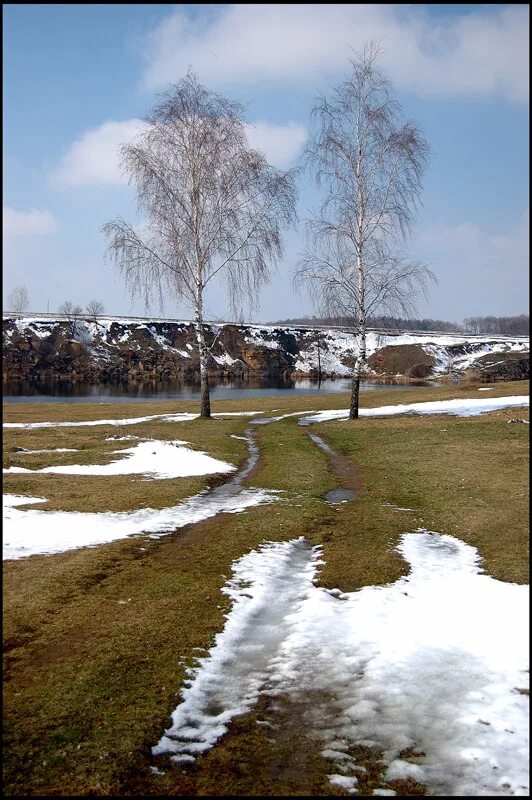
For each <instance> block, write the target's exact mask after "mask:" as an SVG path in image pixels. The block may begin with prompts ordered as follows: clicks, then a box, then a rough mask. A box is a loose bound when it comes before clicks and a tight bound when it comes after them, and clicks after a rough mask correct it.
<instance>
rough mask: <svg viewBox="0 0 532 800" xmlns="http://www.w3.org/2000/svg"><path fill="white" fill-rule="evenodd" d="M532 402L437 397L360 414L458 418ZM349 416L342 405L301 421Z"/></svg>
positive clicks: (515, 398)
mask: <svg viewBox="0 0 532 800" xmlns="http://www.w3.org/2000/svg"><path fill="white" fill-rule="evenodd" d="M529 403H530V399H529V397H528V396H527V395H513V396H512V397H487V398H486V399H484V398H482V399H480V400H478V399H469V398H463V399H462V398H460V399H458V400H434V401H430V402H425V403H402V404H399V405H393V406H379V407H378V408H361V409H360V410H359V415H360V416H361V417H389V416H393V415H395V414H455V415H456V416H458V417H474V416H476V415H477V414H486V413H487V412H488V411H498V410H499V409H501V408H513V407H515V406H528V405H529ZM348 418H349V409H346V408H342V409H338V410H336V411H318V413H317V414H312V415H311V416H309V417H303V418H302V419H301V420H300V421H299V424H300V425H309V424H310V423H312V422H327V421H328V420H332V419H348Z"/></svg>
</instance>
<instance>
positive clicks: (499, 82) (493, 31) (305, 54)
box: [143, 4, 529, 100]
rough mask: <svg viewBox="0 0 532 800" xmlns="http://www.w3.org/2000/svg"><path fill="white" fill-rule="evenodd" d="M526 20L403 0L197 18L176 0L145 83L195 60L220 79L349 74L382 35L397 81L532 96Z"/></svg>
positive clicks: (290, 79)
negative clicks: (353, 61)
mask: <svg viewBox="0 0 532 800" xmlns="http://www.w3.org/2000/svg"><path fill="white" fill-rule="evenodd" d="M196 8H202V7H201V6H199V7H196ZM528 19H529V14H528V8H527V7H526V6H525V5H512V6H506V7H491V8H490V7H489V6H487V7H486V6H481V5H479V6H478V8H477V9H475V10H474V11H472V12H470V13H468V14H460V15H457V14H454V15H453V16H445V17H443V16H438V17H434V16H430V14H429V12H428V10H427V9H426V8H424V7H423V6H408V5H403V4H383V5H369V4H368V5H367V4H351V5H348V4H346V5H343V4H342V5H324V4H315V5H310V4H308V5H303V6H301V5H290V4H287V5H268V4H257V5H247V4H239V5H232V6H223V7H218V8H216V9H215V10H213V7H212V6H204V7H203V9H202V10H201V11H200V12H199V13H196V17H195V19H191V18H190V17H189V16H187V13H186V11H184V10H183V9H182V8H178V9H176V10H175V11H174V12H173V13H172V14H171V15H170V16H169V17H168V18H167V19H166V20H164V21H163V22H162V23H161V24H160V25H159V26H158V27H157V28H156V29H155V30H154V31H152V32H151V33H150V34H149V36H148V38H147V45H146V57H147V67H146V70H145V73H144V77H143V84H144V86H145V87H147V88H149V89H156V88H160V87H161V86H164V85H165V84H166V83H168V82H173V81H175V80H176V79H178V78H179V77H180V76H182V75H183V74H184V73H185V72H186V70H187V69H188V67H189V66H191V67H192V68H193V69H194V70H195V71H196V72H197V73H198V75H199V77H200V79H201V80H205V81H206V82H207V83H209V84H213V85H223V84H227V83H238V84H251V83H253V82H256V81H259V80H260V81H270V82H272V83H276V84H278V83H282V84H287V83H292V84H293V83H295V82H306V83H308V82H311V81H312V82H313V83H315V82H316V80H317V79H323V78H324V77H328V76H332V75H335V74H337V73H338V72H342V73H343V72H345V70H346V67H347V59H348V58H349V57H351V56H352V55H353V52H356V51H359V50H360V49H361V47H362V46H363V44H364V42H366V41H368V40H369V39H379V40H381V41H382V45H383V48H384V51H385V52H384V53H383V54H382V62H381V63H382V67H383V69H385V70H386V71H387V72H388V73H389V74H390V75H391V76H393V80H394V82H395V84H396V85H397V86H401V87H404V88H407V89H411V90H413V91H416V92H418V93H420V94H424V95H433V96H448V97H453V96H458V97H467V96H471V95H478V96H483V95H484V96H487V95H501V96H504V97H506V98H509V99H512V100H526V98H527V97H528Z"/></svg>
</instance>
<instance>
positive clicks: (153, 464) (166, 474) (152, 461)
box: [3, 440, 236, 480]
mask: <svg viewBox="0 0 532 800" xmlns="http://www.w3.org/2000/svg"><path fill="white" fill-rule="evenodd" d="M185 444H188V442H183V441H180V440H174V441H161V440H150V441H148V442H139V443H138V444H136V445H134V446H133V447H128V448H126V449H125V450H114V451H113V453H116V454H117V455H118V456H119V458H117V459H115V460H114V461H111V463H110V464H67V465H59V466H52V467H43V468H42V469H36V470H33V469H27V468H26V467H10V468H9V469H4V470H3V471H4V474H21V473H28V472H32V473H36V472H39V473H42V472H47V473H55V474H63V475H136V474H141V475H145V476H147V477H149V478H151V479H155V480H160V479H162V478H182V477H185V476H190V475H212V474H213V473H227V472H234V470H235V469H236V467H234V466H233V465H232V464H228V463H227V462H226V461H220V460H218V459H216V458H212V457H211V456H209V455H207V454H206V453H203V452H201V451H198V450H190V449H188V448H187V447H183V446H182V445H185Z"/></svg>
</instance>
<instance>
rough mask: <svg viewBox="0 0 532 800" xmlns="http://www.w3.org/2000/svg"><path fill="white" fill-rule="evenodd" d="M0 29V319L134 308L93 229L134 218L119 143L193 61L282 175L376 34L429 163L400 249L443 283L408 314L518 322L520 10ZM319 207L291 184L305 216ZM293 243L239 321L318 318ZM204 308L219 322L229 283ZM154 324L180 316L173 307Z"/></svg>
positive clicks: (85, 21) (59, 18)
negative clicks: (7, 312) (74, 306)
mask: <svg viewBox="0 0 532 800" xmlns="http://www.w3.org/2000/svg"><path fill="white" fill-rule="evenodd" d="M3 16H4V308H6V296H7V294H8V293H9V291H10V290H11V289H12V288H13V287H14V286H18V285H21V284H25V285H26V286H27V287H28V290H29V295H30V306H31V310H32V311H35V312H39V311H46V310H47V308H49V309H50V311H54V310H56V309H57V307H58V306H59V304H60V303H61V302H62V301H64V300H66V299H70V300H72V301H73V302H74V303H79V304H80V305H84V304H85V303H87V302H88V301H89V300H90V299H91V298H97V299H100V300H102V301H103V303H104V305H105V308H106V311H107V312H108V313H110V314H127V313H134V314H143V313H144V307H143V304H142V302H141V301H137V302H135V303H132V302H131V299H130V298H129V296H128V295H127V293H126V290H125V287H124V286H123V284H122V283H121V280H120V279H119V278H118V276H116V275H115V274H114V272H113V271H112V269H111V268H110V267H109V266H108V265H107V264H106V263H105V261H104V249H105V248H104V240H103V237H102V235H101V233H100V228H101V226H102V224H103V223H104V222H106V221H108V220H109V219H112V218H114V217H115V216H118V215H120V216H123V217H125V218H126V219H131V220H132V221H133V220H135V219H136V212H135V202H134V200H135V198H134V195H133V193H132V191H131V190H130V189H129V188H128V187H127V186H126V185H125V184H124V181H123V177H122V176H121V175H120V172H119V170H118V167H117V147H118V145H119V144H120V142H122V141H125V140H127V138H130V137H131V136H132V135H133V134H134V131H135V129H136V125H138V120H139V119H141V118H142V117H143V116H144V115H145V114H146V113H147V112H148V111H149V110H150V108H151V106H152V105H153V102H154V99H155V97H156V94H157V92H158V91H160V90H162V89H164V88H165V86H166V85H167V84H168V83H169V82H172V81H176V80H178V79H179V78H180V77H182V76H183V74H184V73H185V72H186V70H187V68H188V67H189V66H190V67H192V68H193V69H194V70H195V71H196V72H197V73H198V76H199V78H200V80H201V81H202V82H204V83H205V84H206V85H207V86H209V87H211V88H213V89H216V90H217V91H219V92H221V93H223V94H225V95H226V96H228V97H231V98H234V99H237V100H240V101H242V102H244V103H245V104H246V107H247V119H248V121H249V122H251V123H254V124H255V125H256V127H255V129H254V131H252V132H251V134H250V135H251V138H252V142H253V144H254V145H255V146H258V147H260V148H261V149H264V151H265V152H266V154H267V155H268V157H269V158H270V160H271V161H272V163H274V164H276V165H277V166H279V167H281V168H286V167H289V166H291V165H292V164H293V163H295V161H296V159H297V155H298V152H299V150H300V148H301V146H302V144H303V143H304V140H305V138H306V134H307V131H308V123H309V112H310V109H311V107H312V102H313V99H314V98H315V97H316V95H317V94H318V93H321V92H327V91H328V89H329V88H330V87H331V86H334V85H335V83H337V82H338V81H339V80H341V79H342V78H343V77H344V76H345V75H346V73H347V71H348V66H349V65H348V58H349V56H350V54H352V53H353V52H357V51H358V50H360V48H361V46H362V45H363V43H364V42H365V41H367V40H368V39H371V38H378V39H380V40H381V42H382V46H383V56H382V60H381V68H382V69H383V71H384V72H386V74H387V75H388V76H389V77H390V78H391V79H392V81H393V83H394V86H395V88H396V91H397V96H398V98H399V100H400V102H401V103H402V106H403V109H404V112H405V115H406V116H408V117H410V118H412V119H414V120H415V121H416V122H417V123H418V125H419V126H420V127H421V128H422V130H423V132H424V134H425V136H426V138H427V139H428V141H429V142H430V145H431V148H432V151H433V157H432V161H431V164H430V167H429V169H428V171H427V174H426V177H425V180H424V191H423V208H422V209H421V211H420V214H419V217H418V221H417V224H416V227H415V230H414V232H413V236H412V240H411V242H410V250H411V252H412V253H413V254H414V255H415V256H416V257H418V258H419V259H420V260H422V261H423V262H424V263H426V264H429V265H430V266H431V268H432V269H433V271H434V272H435V273H436V275H437V277H438V279H439V285H438V286H435V287H433V288H432V290H431V294H430V299H429V302H425V301H423V302H421V303H419V308H418V312H419V315H423V316H431V317H435V318H440V319H449V320H455V321H460V320H462V319H463V318H464V317H465V316H470V315H486V314H495V315H503V314H518V313H523V312H525V311H527V308H528V301H527V298H528V204H529V199H528V136H529V127H528V7H527V6H525V5H514V6H502V5H481V4H478V5H465V4H464V5H430V6H429V5H427V6H423V5H416V6H409V5H399V4H398V5H381V6H364V5H353V4H352V5H338V6H324V5H320V4H315V5H306V6H305V5H298V6H290V5H273V6H268V5H236V6H231V5H222V6H220V5H208V4H202V5H194V6H190V5H150V6H148V5H144V4H139V5H133V4H132V5H118V4H116V5H114V4H110V5H103V4H98V5H90V4H87V5H75V4H65V5H31V4H23V5H9V4H7V5H4V7H3ZM318 199H319V195H318V194H317V192H316V190H315V189H314V188H313V187H312V186H310V184H309V182H308V180H306V179H303V180H302V181H301V199H300V208H299V210H300V216H301V218H302V220H304V217H305V215H306V213H307V210H308V209H310V208H312V207H313V206H314V205H315V204H316V202H317V200H318ZM302 230H303V226H301V228H300V230H299V231H296V232H291V233H289V234H288V235H287V237H286V253H285V257H284V259H283V262H282V263H281V264H280V265H279V270H278V275H277V276H276V277H274V279H273V280H272V283H271V284H270V285H269V286H268V287H266V289H265V290H264V291H263V293H262V295H261V302H260V306H259V308H257V309H256V310H254V311H253V312H250V311H248V310H244V316H245V317H246V318H247V319H250V320H251V319H254V320H256V321H269V320H275V319H280V318H285V317H294V316H300V315H301V314H303V313H315V309H314V308H313V306H312V304H311V302H310V300H309V298H307V297H305V296H302V297H297V296H295V295H294V294H293V292H292V289H291V272H292V269H293V267H294V264H295V262H296V260H297V257H298V253H299V251H300V249H301V245H302ZM207 309H208V312H209V315H210V316H211V317H212V318H228V317H229V309H228V302H227V299H226V295H225V291H224V288H223V285H219V286H217V287H215V289H214V291H212V292H211V294H210V295H209V298H208V304H207ZM153 311H154V312H156V313H159V310H158V309H153ZM164 313H165V315H167V316H172V317H173V316H181V317H185V318H188V317H190V311H189V309H187V307H186V306H184V305H182V304H179V303H178V302H173V303H168V304H167V306H166V307H165V309H164Z"/></svg>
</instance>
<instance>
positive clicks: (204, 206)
mask: <svg viewBox="0 0 532 800" xmlns="http://www.w3.org/2000/svg"><path fill="white" fill-rule="evenodd" d="M243 114H244V109H243V107H242V106H241V105H239V104H238V103H233V102H231V101H229V100H227V99H225V98H223V97H221V96H219V95H218V94H215V93H214V92H211V91H209V90H208V89H206V88H204V87H203V86H201V85H200V84H199V82H198V81H197V79H196V77H195V76H194V75H193V74H192V73H190V72H189V73H188V74H187V75H186V77H185V78H183V79H182V80H181V81H180V82H179V83H177V84H174V85H172V86H170V87H169V89H168V90H167V91H166V92H165V93H164V94H162V95H161V96H160V97H159V102H158V103H157V105H156V106H155V108H154V109H153V111H152V113H151V114H150V115H149V116H148V117H147V119H146V124H145V126H144V128H143V130H142V131H141V132H140V133H139V134H138V136H137V137H136V139H135V140H134V141H133V142H132V143H131V144H126V145H124V146H123V147H122V150H121V152H122V165H123V168H124V169H125V172H126V173H127V175H128V177H129V182H130V184H132V185H133V186H134V187H135V189H136V192H137V203H138V208H139V211H140V212H141V214H142V215H143V217H144V219H145V224H144V225H143V227H142V230H140V229H135V228H134V227H133V226H132V225H130V224H129V223H127V222H125V221H124V220H123V219H117V220H114V221H113V222H109V223H107V224H106V225H105V226H104V228H103V232H104V234H105V235H106V237H107V240H108V244H109V252H110V254H111V256H112V257H113V259H114V262H115V264H116V265H117V267H118V268H119V270H120V271H121V273H122V275H123V276H124V278H125V280H126V282H127V284H128V285H129V287H130V289H131V291H132V294H133V295H136V294H138V293H140V294H141V295H143V296H144V299H145V301H146V303H147V305H149V303H150V302H151V300H152V299H153V297H154V296H157V297H158V298H159V301H160V302H162V298H163V295H165V294H167V293H168V292H170V293H171V294H173V295H175V296H177V297H179V298H181V299H184V300H185V301H188V303H189V304H190V305H191V307H192V308H193V311H194V324H195V330H196V340H197V345H198V350H199V359H200V376H201V416H202V417H209V416H210V400H209V381H208V372H207V367H208V356H209V349H208V346H207V343H206V339H205V330H204V316H203V315H204V310H203V309H204V305H203V297H204V291H205V289H206V288H207V287H208V286H209V284H210V283H211V281H213V279H214V278H216V276H218V275H220V274H221V275H222V276H225V278H226V280H227V284H228V288H229V292H230V298H231V305H232V307H233V309H235V308H237V303H238V302H239V301H240V300H241V299H242V298H246V300H248V301H250V300H251V301H252V300H253V299H254V297H255V296H256V293H257V292H258V289H259V288H260V286H261V285H262V284H263V283H265V282H266V281H267V280H268V279H269V267H270V265H271V264H273V263H275V262H276V260H277V259H278V258H279V257H280V256H281V254H282V236H281V232H282V229H283V227H284V226H286V225H289V224H292V223H293V222H295V203H296V189H295V172H294V171H293V170H291V171H288V172H280V171H278V170H276V169H274V168H273V167H272V166H270V165H269V164H268V163H267V161H266V158H265V157H264V155H262V153H259V152H257V151H255V150H252V149H250V147H249V144H248V140H247V135H246V128H245V123H244V119H243Z"/></svg>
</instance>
